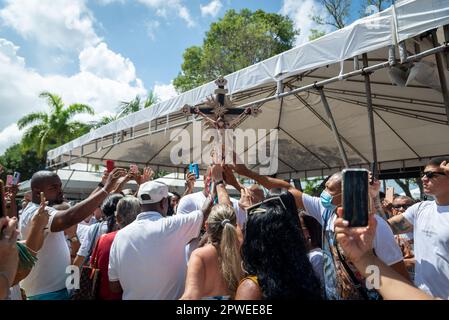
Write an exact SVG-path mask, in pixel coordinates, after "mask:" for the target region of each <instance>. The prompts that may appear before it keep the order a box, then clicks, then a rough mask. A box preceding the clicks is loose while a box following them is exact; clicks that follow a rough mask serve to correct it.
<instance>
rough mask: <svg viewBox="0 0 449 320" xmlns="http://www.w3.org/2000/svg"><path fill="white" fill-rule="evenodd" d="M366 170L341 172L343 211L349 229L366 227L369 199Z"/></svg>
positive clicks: (345, 170)
mask: <svg viewBox="0 0 449 320" xmlns="http://www.w3.org/2000/svg"><path fill="white" fill-rule="evenodd" d="M368 176H369V174H368V170H366V169H344V170H343V182H342V192H343V211H344V215H343V217H344V219H345V220H347V221H349V227H366V226H367V225H368V213H369V197H368Z"/></svg>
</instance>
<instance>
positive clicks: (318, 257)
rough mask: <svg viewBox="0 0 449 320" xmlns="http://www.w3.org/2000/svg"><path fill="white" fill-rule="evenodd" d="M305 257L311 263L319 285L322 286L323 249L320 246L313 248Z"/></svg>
mask: <svg viewBox="0 0 449 320" xmlns="http://www.w3.org/2000/svg"><path fill="white" fill-rule="evenodd" d="M307 257H308V258H309V261H310V263H311V264H312V268H313V271H315V274H316V276H317V277H318V279H320V282H321V285H323V286H324V270H323V251H322V250H321V249H320V248H316V249H313V250H311V251H310V252H309V253H308V254H307Z"/></svg>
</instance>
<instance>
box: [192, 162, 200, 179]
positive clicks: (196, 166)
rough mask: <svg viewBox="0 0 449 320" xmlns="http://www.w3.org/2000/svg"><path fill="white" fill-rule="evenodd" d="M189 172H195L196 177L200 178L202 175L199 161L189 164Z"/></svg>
mask: <svg viewBox="0 0 449 320" xmlns="http://www.w3.org/2000/svg"><path fill="white" fill-rule="evenodd" d="M189 172H191V173H194V174H195V178H196V179H199V177H200V170H199V168H198V163H191V164H189Z"/></svg>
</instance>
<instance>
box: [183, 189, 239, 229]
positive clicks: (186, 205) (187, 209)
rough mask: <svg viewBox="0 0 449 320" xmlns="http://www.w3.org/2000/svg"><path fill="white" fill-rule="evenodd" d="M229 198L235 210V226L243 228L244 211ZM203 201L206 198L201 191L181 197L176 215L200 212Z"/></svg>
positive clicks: (237, 203)
mask: <svg viewBox="0 0 449 320" xmlns="http://www.w3.org/2000/svg"><path fill="white" fill-rule="evenodd" d="M229 198H230V200H231V202H232V206H233V207H234V210H235V214H236V217H237V224H238V225H239V226H240V228H243V226H244V224H245V222H246V211H245V210H243V209H242V208H240V206H239V202H238V201H237V200H236V199H234V198H231V197H229ZM204 201H206V196H205V195H204V193H203V192H202V191H200V192H195V193H191V194H188V195H186V196H184V197H182V198H181V200H180V201H179V204H178V209H177V211H176V214H188V213H191V212H193V211H196V210H201V209H202V208H203V204H204Z"/></svg>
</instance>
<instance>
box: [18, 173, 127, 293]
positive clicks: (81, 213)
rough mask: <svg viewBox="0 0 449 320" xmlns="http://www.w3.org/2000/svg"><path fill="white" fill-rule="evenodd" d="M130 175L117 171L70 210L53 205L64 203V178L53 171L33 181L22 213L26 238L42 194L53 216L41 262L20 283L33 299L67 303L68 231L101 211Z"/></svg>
mask: <svg viewBox="0 0 449 320" xmlns="http://www.w3.org/2000/svg"><path fill="white" fill-rule="evenodd" d="M125 174H126V171H124V170H123V169H114V171H113V172H111V174H110V175H109V177H108V180H107V181H106V183H105V185H104V187H103V188H102V189H98V190H97V191H96V192H94V193H93V194H92V195H91V196H90V197H89V198H87V199H86V200H84V201H82V202H80V203H78V204H77V205H75V206H73V207H71V208H69V209H67V210H62V211H58V210H55V209H54V208H52V207H51V206H52V205H55V204H60V203H62V202H63V196H64V195H63V192H62V188H61V186H62V184H61V179H60V178H59V177H58V175H57V174H56V173H54V172H51V171H38V172H36V173H35V174H34V175H33V177H32V178H31V191H32V202H30V203H29V204H28V205H27V207H26V208H25V210H24V211H23V213H22V216H21V219H20V223H19V230H20V234H21V237H22V239H27V237H28V234H29V232H30V228H31V223H32V218H33V216H34V215H35V214H37V213H38V209H39V204H40V194H41V192H43V193H44V195H45V198H46V200H48V205H49V206H48V207H46V210H47V212H48V214H49V215H50V218H49V220H48V224H47V226H46V228H45V229H44V230H46V235H45V239H44V242H43V244H42V247H41V248H40V249H39V250H38V254H37V259H38V260H37V262H36V264H35V266H34V267H33V269H32V270H31V272H30V274H29V275H28V276H27V277H26V278H25V279H24V280H22V281H21V282H20V285H21V287H22V288H23V289H24V290H25V293H26V295H27V297H28V299H30V300H64V299H68V298H69V295H68V292H67V289H66V279H67V277H68V274H66V268H67V266H68V265H70V252H69V248H68V246H67V244H66V240H65V236H64V230H65V229H67V228H69V227H71V226H73V225H76V224H77V223H79V222H81V221H82V220H83V219H85V218H86V217H87V216H88V215H89V214H91V213H92V212H93V211H94V210H95V208H97V207H98V206H99V205H100V204H101V203H102V202H103V200H104V199H105V198H106V196H107V195H108V194H109V192H110V191H111V190H113V189H114V188H115V187H116V183H117V180H118V179H119V178H120V177H121V176H123V175H125Z"/></svg>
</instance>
